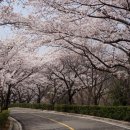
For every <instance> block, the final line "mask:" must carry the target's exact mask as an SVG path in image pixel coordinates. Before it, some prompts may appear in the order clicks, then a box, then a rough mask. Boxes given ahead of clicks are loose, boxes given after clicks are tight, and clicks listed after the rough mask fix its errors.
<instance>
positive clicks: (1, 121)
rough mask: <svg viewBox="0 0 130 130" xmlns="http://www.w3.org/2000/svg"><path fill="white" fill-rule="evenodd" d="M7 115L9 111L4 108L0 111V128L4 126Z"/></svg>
mask: <svg viewBox="0 0 130 130" xmlns="http://www.w3.org/2000/svg"><path fill="white" fill-rule="evenodd" d="M8 116H9V111H8V110H5V111H2V112H1V113H0V128H2V127H3V126H4V124H5V123H6V121H7V119H8Z"/></svg>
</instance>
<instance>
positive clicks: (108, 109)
mask: <svg viewBox="0 0 130 130" xmlns="http://www.w3.org/2000/svg"><path fill="white" fill-rule="evenodd" d="M11 107H25V108H34V109H43V110H55V111H59V112H68V113H77V114H85V115H91V116H98V117H104V118H111V119H116V120H124V121H130V107H129V106H85V105H65V104H57V105H51V104H12V105H11Z"/></svg>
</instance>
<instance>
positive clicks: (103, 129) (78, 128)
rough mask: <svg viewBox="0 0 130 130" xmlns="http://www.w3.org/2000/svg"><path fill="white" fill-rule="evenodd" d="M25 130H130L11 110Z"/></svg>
mask: <svg viewBox="0 0 130 130" xmlns="http://www.w3.org/2000/svg"><path fill="white" fill-rule="evenodd" d="M11 116H12V117H14V118H15V119H17V120H18V121H19V122H20V123H21V124H22V127H23V130H128V129H126V128H121V127H118V126H114V125H111V124H107V123H104V122H100V121H95V120H90V119H83V118H78V117H74V116H69V115H62V114H55V113H53V112H46V111H38V110H31V109H22V108H15V109H11Z"/></svg>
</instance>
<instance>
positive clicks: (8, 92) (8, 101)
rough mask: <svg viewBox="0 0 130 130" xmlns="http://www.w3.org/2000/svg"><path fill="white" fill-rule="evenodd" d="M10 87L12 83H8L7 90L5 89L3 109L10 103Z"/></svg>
mask: <svg viewBox="0 0 130 130" xmlns="http://www.w3.org/2000/svg"><path fill="white" fill-rule="evenodd" d="M11 87H12V85H11V84H9V85H8V91H7V96H6V100H5V104H4V108H3V109H4V110H7V109H8V107H9V104H10V95H11Z"/></svg>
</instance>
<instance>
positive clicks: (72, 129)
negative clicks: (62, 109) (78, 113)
mask: <svg viewBox="0 0 130 130" xmlns="http://www.w3.org/2000/svg"><path fill="white" fill-rule="evenodd" d="M32 115H35V114H32ZM35 116H39V115H35ZM39 117H41V118H44V119H48V120H50V121H53V122H55V123H58V124H60V125H62V126H65V127H67V128H68V129H69V130H75V129H74V128H72V127H70V126H68V125H66V124H64V123H62V122H59V121H56V120H54V119H51V118H46V117H42V116H39Z"/></svg>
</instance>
